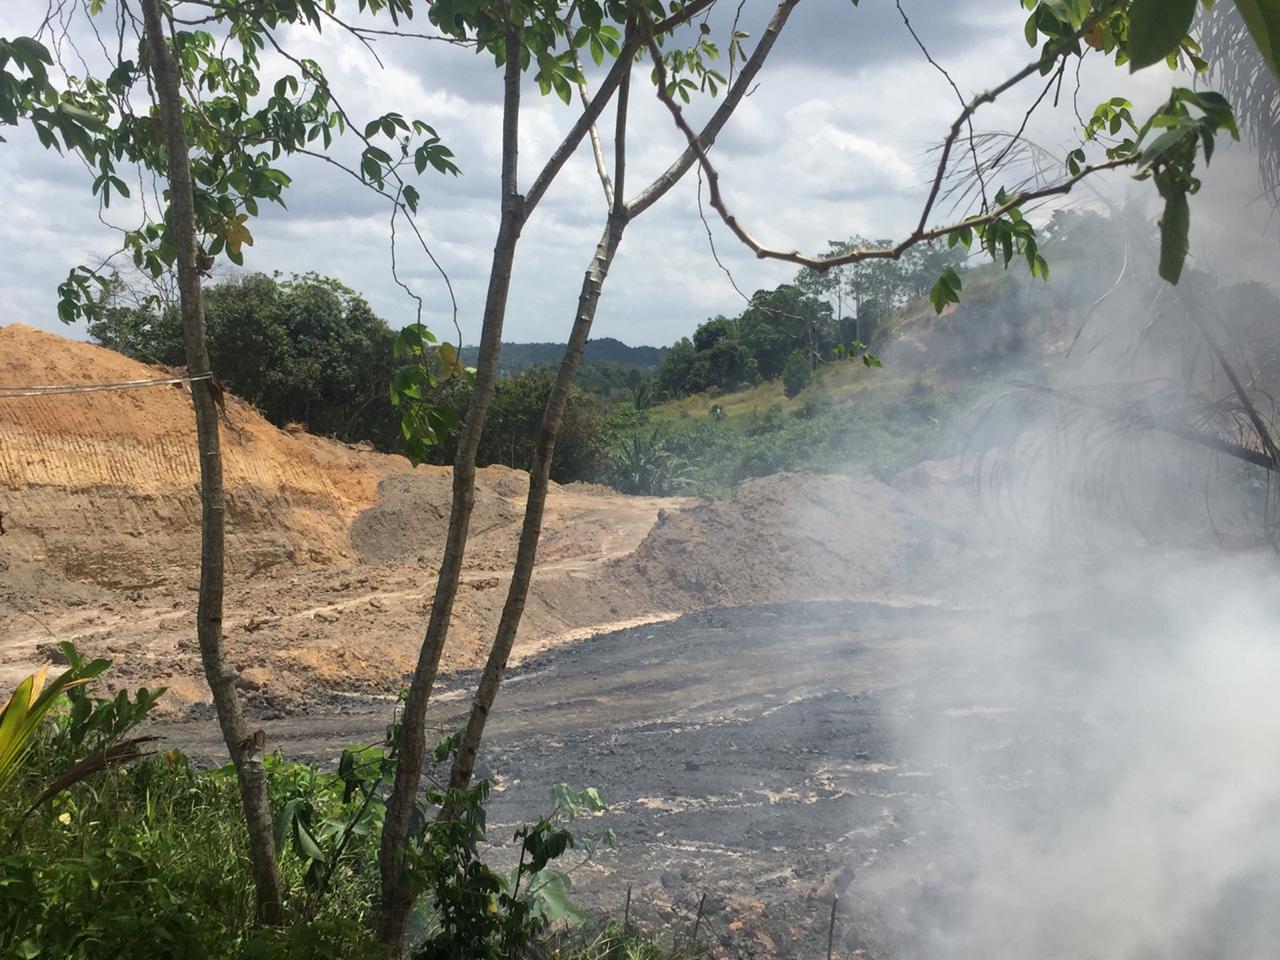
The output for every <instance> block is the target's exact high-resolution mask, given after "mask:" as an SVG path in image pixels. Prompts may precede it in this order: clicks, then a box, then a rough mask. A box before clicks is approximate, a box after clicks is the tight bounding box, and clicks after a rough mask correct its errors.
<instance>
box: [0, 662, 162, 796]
mask: <svg viewBox="0 0 1280 960" xmlns="http://www.w3.org/2000/svg"><path fill="white" fill-rule="evenodd" d="M60 647H61V649H62V652H63V655H64V656H65V657H67V660H68V663H69V666H68V667H67V669H66V670H64V671H63V672H62V673H60V674H59V675H58V676H57V677H55V678H54V679H53V681H52V682H50V683H48V684H47V685H46V683H45V678H46V677H47V675H48V669H49V668H48V667H47V666H44V667H41V668H40V669H39V670H38V671H36V672H35V673H33V674H31V675H30V676H28V677H26V678H24V679H23V680H22V681H21V682H20V683H19V684H18V686H17V688H16V689H15V690H14V691H13V693H11V694H10V695H9V699H8V700H6V701H5V704H4V706H3V707H0V793H3V792H4V791H5V789H6V787H7V786H8V785H9V783H10V781H12V780H13V779H14V777H16V776H19V775H20V774H21V773H22V770H23V762H24V760H25V759H26V758H27V756H28V754H30V752H31V750H32V749H33V748H34V747H35V746H36V743H37V738H38V737H39V735H40V731H41V729H42V727H43V726H44V725H45V722H46V720H48V718H49V717H50V715H51V714H52V713H53V711H55V710H56V709H57V708H58V707H59V706H60V705H61V703H62V698H63V697H64V696H66V697H71V698H72V700H71V702H72V705H73V709H72V711H71V715H70V717H69V719H68V721H67V722H66V724H65V725H64V731H63V732H64V739H66V740H68V741H69V742H70V746H71V747H72V748H74V750H75V752H76V753H77V754H80V753H83V752H84V749H85V748H88V749H101V748H102V747H104V746H107V745H108V744H110V743H111V742H112V741H114V740H115V739H116V738H118V737H119V735H120V734H121V733H123V732H124V731H125V730H127V729H129V728H130V727H132V726H134V725H136V724H137V723H138V721H140V720H141V719H142V717H143V715H145V714H146V712H147V710H149V709H150V708H151V705H152V704H154V703H155V700H156V698H157V697H159V695H160V693H162V692H163V691H156V692H154V694H153V693H152V692H151V691H146V692H145V693H144V692H141V691H140V692H139V697H138V702H137V703H136V704H135V703H131V702H130V701H129V697H128V694H127V693H123V692H122V693H121V697H120V704H119V705H116V704H112V705H110V707H109V708H107V709H104V710H101V711H99V710H98V709H96V706H95V704H94V702H93V701H91V700H90V698H89V697H88V696H86V695H85V693H84V691H83V690H82V689H80V688H82V687H84V686H85V685H86V684H87V683H89V682H90V681H91V680H93V678H94V677H96V676H98V675H99V674H101V673H102V671H104V670H106V669H107V667H109V666H110V665H111V662H110V661H109V660H93V661H91V662H85V660H84V659H83V658H82V657H81V656H80V655H79V654H78V653H77V652H76V649H75V647H73V646H72V645H71V644H69V643H65V642H64V643H62V644H60ZM73 759H74V758H73Z"/></svg>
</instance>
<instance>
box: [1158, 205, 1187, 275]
mask: <svg viewBox="0 0 1280 960" xmlns="http://www.w3.org/2000/svg"><path fill="white" fill-rule="evenodd" d="M1190 233H1191V205H1190V204H1189V203H1188V202H1187V194H1186V192H1185V191H1183V190H1177V191H1173V192H1170V194H1169V195H1168V196H1167V197H1166V198H1165V203H1164V216H1163V217H1161V218H1160V276H1161V277H1163V278H1164V279H1165V280H1167V281H1169V283H1172V284H1176V283H1177V282H1178V280H1179V279H1180V278H1181V277H1182V265H1183V264H1184V263H1185V262H1186V259H1187V253H1188V252H1189V251H1190V249H1191V246H1190V240H1189V236H1190Z"/></svg>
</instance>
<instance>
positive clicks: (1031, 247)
mask: <svg viewBox="0 0 1280 960" xmlns="http://www.w3.org/2000/svg"><path fill="white" fill-rule="evenodd" d="M1197 2H1198V0H1022V5H1023V7H1024V8H1025V9H1027V10H1028V11H1029V16H1028V18H1027V21H1026V26H1025V35H1026V40H1027V43H1028V45H1029V46H1031V47H1033V48H1038V50H1039V55H1038V57H1037V58H1036V59H1035V60H1033V61H1032V62H1030V63H1029V64H1027V65H1025V66H1024V67H1023V68H1022V69H1020V70H1019V71H1017V72H1016V73H1014V74H1013V75H1012V76H1010V77H1009V78H1008V79H1006V80H1005V81H1004V82H1002V83H1000V84H999V85H997V86H995V87H993V88H991V89H989V90H985V91H982V92H980V93H978V94H977V95H975V96H973V97H972V98H971V99H970V100H968V101H967V102H966V103H964V105H963V108H962V110H961V111H960V113H959V115H958V116H957V117H956V118H955V120H954V122H953V123H952V125H951V127H950V130H949V131H948V133H947V135H946V137H945V139H944V140H943V141H942V145H941V147H940V149H939V151H938V156H939V159H938V163H937V167H936V169H935V171H934V174H933V176H932V178H931V180H930V184H929V187H928V191H927V195H926V198H925V201H924V203H923V206H922V208H921V211H920V216H919V220H918V222H917V225H916V227H915V229H914V230H912V231H911V233H909V234H908V235H907V236H906V237H904V238H903V239H902V240H901V241H899V242H897V243H893V242H892V241H890V242H887V243H886V244H883V245H877V246H863V247H857V248H853V249H841V250H838V251H833V252H830V253H827V254H818V255H807V254H804V253H801V252H799V251H796V250H787V249H783V248H779V247H774V246H770V245H767V244H765V243H763V242H761V241H760V240H758V239H756V237H755V236H753V235H752V233H750V232H749V231H748V230H747V228H746V227H745V226H744V225H743V224H742V223H741V222H740V221H739V220H738V218H737V217H736V216H735V215H734V213H733V212H732V211H731V210H730V209H729V207H728V206H727V204H726V203H725V201H724V198H723V195H722V193H721V190H720V173H719V171H717V170H716V168H715V167H714V166H713V165H712V163H711V161H710V159H709V158H708V156H707V154H706V151H705V150H702V149H700V147H699V146H698V144H697V143H696V140H695V138H694V136H693V131H692V129H691V128H690V127H689V125H688V124H687V123H686V122H685V120H684V118H683V115H682V112H681V108H680V106H679V104H678V103H677V102H676V97H677V96H678V95H679V94H680V88H679V86H678V84H676V83H674V82H673V81H671V80H670V79H668V77H669V72H668V66H667V63H666V62H665V61H666V58H664V57H661V56H660V55H659V54H658V52H657V51H656V49H655V50H653V51H652V59H653V66H654V75H655V77H656V78H657V79H658V81H659V83H658V91H657V92H658V98H659V99H660V100H661V101H662V103H663V104H664V105H665V106H666V108H667V110H668V111H669V112H670V113H671V116H672V118H673V120H674V121H675V124H676V126H677V128H678V129H679V130H680V131H681V132H682V133H683V134H684V135H685V137H686V138H687V139H688V141H689V143H690V146H691V148H692V149H694V150H695V152H696V153H697V159H698V163H699V165H700V166H701V168H702V172H703V174H704V176H705V178H706V182H707V187H708V191H709V194H710V202H711V206H712V208H713V209H714V210H715V211H716V212H717V213H718V214H719V215H720V218H721V220H722V221H723V222H724V224H725V225H726V226H727V227H728V228H729V230H730V231H731V232H732V233H733V234H734V236H736V237H737V238H738V239H739V240H740V241H741V242H742V243H743V244H745V245H746V246H747V247H748V248H749V249H751V251H752V252H753V253H755V254H756V256H757V257H759V258H762V259H774V260H782V261H785V262H789V263H795V264H798V265H800V266H802V267H806V268H808V269H810V270H813V271H817V272H825V271H827V270H831V269H833V268H837V267H841V266H845V265H849V264H856V263H861V262H865V261H871V260H898V259H899V258H901V257H902V256H903V255H904V254H905V253H906V252H907V251H908V250H910V249H911V248H913V247H915V246H916V245H918V244H921V243H927V242H929V241H932V240H935V239H940V238H946V239H947V241H948V243H949V244H950V245H951V246H956V245H962V246H963V247H964V248H965V249H971V248H972V246H973V244H974V243H975V242H976V243H977V244H978V246H979V247H980V248H981V249H982V250H984V251H985V252H986V253H987V254H988V255H989V256H990V257H991V258H992V259H993V260H995V261H996V262H1001V261H1002V262H1003V263H1004V265H1005V266H1006V267H1007V266H1008V265H1009V264H1010V263H1011V262H1012V261H1013V259H1014V258H1015V256H1021V257H1023V258H1025V259H1026V261H1027V264H1028V267H1029V270H1030V272H1031V275H1032V276H1039V277H1041V278H1043V279H1046V280H1047V279H1048V276H1049V264H1048V262H1047V261H1046V260H1045V258H1044V257H1043V256H1041V254H1040V252H1039V247H1038V244H1037V241H1036V229H1035V227H1034V225H1033V224H1032V223H1031V222H1030V221H1029V220H1028V219H1027V214H1028V213H1029V212H1030V210H1031V209H1032V208H1033V206H1034V205H1036V204H1038V203H1040V202H1043V201H1046V200H1049V199H1052V198H1055V197H1061V196H1064V195H1066V194H1068V193H1070V192H1071V191H1072V189H1073V188H1074V187H1075V186H1076V185H1077V184H1079V183H1080V182H1081V181H1083V180H1085V179H1087V178H1089V177H1092V176H1096V175H1097V174H1100V173H1103V172H1106V171H1111V170H1119V169H1126V168H1127V169H1130V170H1132V171H1133V174H1134V176H1135V177H1136V178H1137V179H1139V180H1152V181H1153V182H1154V184H1155V186H1156V188H1157V190H1158V192H1159V194H1160V196H1161V198H1162V199H1163V200H1164V203H1165V211H1164V214H1163V216H1162V217H1161V219H1160V230H1161V237H1162V244H1163V251H1164V252H1163V255H1162V258H1161V268H1160V273H1161V276H1163V277H1164V278H1165V279H1166V280H1168V281H1169V282H1170V283H1176V282H1177V280H1178V278H1179V277H1180V275H1181V272H1182V265H1183V263H1184V262H1185V259H1186V256H1187V253H1188V250H1189V230H1190V206H1189V204H1188V202H1187V198H1188V196H1189V195H1190V194H1193V193H1195V191H1196V190H1197V189H1198V188H1199V185H1200V181H1199V180H1198V178H1197V176H1196V172H1195V171H1196V169H1197V164H1198V163H1200V162H1201V161H1203V163H1204V164H1205V165H1206V166H1207V165H1208V164H1209V162H1210V161H1211V159H1212V156H1213V151H1214V146H1215V143H1216V138H1217V136H1218V135H1219V134H1220V133H1222V132H1226V133H1227V134H1229V135H1230V136H1231V137H1232V138H1233V139H1239V130H1238V129H1237V126H1236V122H1235V118H1234V115H1233V112H1232V110H1231V106H1230V104H1229V103H1228V102H1227V100H1226V99H1225V98H1224V97H1222V96H1221V95H1219V94H1216V93H1214V92H1212V91H1196V90H1191V89H1189V88H1186V87H1181V86H1179V87H1175V88H1174V89H1173V91H1172V93H1171V95H1170V98H1169V100H1168V101H1167V102H1166V103H1165V104H1163V105H1162V106H1161V107H1160V108H1159V109H1157V110H1156V111H1154V112H1153V114H1152V115H1151V116H1150V117H1149V118H1148V119H1147V120H1146V121H1145V122H1144V123H1143V124H1142V125H1141V126H1140V127H1139V126H1137V125H1136V123H1135V121H1134V118H1133V114H1132V109H1133V105H1132V104H1131V103H1129V101H1127V100H1125V99H1124V98H1120V97H1113V98H1110V99H1108V100H1106V101H1104V102H1103V103H1102V104H1100V105H1099V106H1098V107H1097V108H1096V110H1095V111H1094V112H1093V115H1092V117H1091V118H1090V119H1089V120H1088V121H1087V122H1086V123H1085V126H1084V129H1083V130H1082V131H1081V143H1080V145H1079V146H1077V147H1075V148H1073V149H1072V150H1071V151H1069V152H1068V154H1067V156H1066V158H1065V162H1064V167H1065V175H1063V176H1062V177H1061V178H1060V179H1052V178H1038V182H1035V183H1032V184H1029V185H1020V186H1018V187H1009V188H1001V189H999V190H997V191H996V192H995V193H994V196H990V195H989V194H988V192H987V191H986V189H985V186H986V178H987V177H990V176H993V175H997V174H999V173H1000V172H1001V169H1002V161H1003V160H1004V159H1005V158H1006V157H1007V156H1008V155H1009V153H1010V148H1011V146H1012V144H1010V147H1006V148H1005V149H1003V150H1001V151H999V153H998V154H996V156H995V158H994V159H993V160H990V161H988V162H986V163H985V164H984V163H982V162H980V161H979V160H978V156H977V150H976V147H972V145H971V147H972V150H971V152H972V153H973V157H974V164H973V168H972V169H970V170H966V171H963V172H960V173H958V172H957V171H956V169H955V167H954V164H953V163H952V157H953V153H954V152H955V148H956V146H957V143H958V141H959V140H960V138H961V136H962V133H963V131H964V130H966V129H969V130H970V134H969V136H970V138H971V139H972V138H973V137H974V134H973V133H972V119H973V117H974V115H975V114H977V113H978V112H979V111H980V110H981V109H982V108H983V107H985V106H987V105H989V104H991V103H994V102H995V101H996V100H997V99H998V98H999V97H1001V96H1002V95H1004V94H1005V93H1007V92H1009V91H1010V90H1012V89H1014V88H1015V87H1017V86H1019V85H1020V84H1022V83H1023V82H1024V81H1026V80H1028V79H1029V78H1031V77H1034V76H1037V75H1039V76H1042V77H1044V76H1047V77H1050V78H1051V83H1052V78H1054V77H1055V76H1056V77H1058V78H1060V77H1061V75H1062V72H1063V70H1064V69H1065V67H1066V65H1067V64H1068V62H1070V61H1072V60H1075V61H1079V60H1081V59H1083V58H1084V57H1086V56H1088V55H1089V54H1091V53H1101V54H1103V55H1105V56H1108V57H1110V58H1111V59H1112V60H1113V61H1114V62H1115V63H1116V65H1118V66H1123V65H1128V66H1129V68H1130V70H1131V71H1133V70H1139V69H1142V68H1143V67H1145V66H1150V65H1152V64H1155V63H1160V62H1162V61H1163V62H1165V63H1167V64H1168V65H1169V67H1170V68H1172V69H1181V68H1182V67H1183V66H1186V67H1188V68H1189V69H1191V70H1192V71H1193V72H1194V73H1203V72H1204V71H1206V70H1207V68H1208V64H1207V63H1206V61H1205V60H1204V59H1203V58H1202V57H1201V56H1200V45H1199V43H1198V42H1197V41H1196V39H1195V38H1194V37H1193V36H1191V34H1190V31H1191V29H1192V25H1193V21H1194V18H1195V12H1196V7H1197ZM1199 2H1200V3H1201V5H1203V6H1205V7H1209V6H1212V0H1199ZM1223 2H1226V0H1223ZM1239 7H1240V10H1241V13H1242V14H1244V16H1245V18H1246V20H1247V21H1248V23H1249V29H1250V32H1251V35H1252V36H1253V38H1254V41H1255V42H1256V43H1257V45H1258V47H1259V49H1260V50H1261V51H1262V52H1263V53H1264V55H1266V56H1267V58H1268V62H1269V63H1271V64H1272V66H1273V69H1274V59H1273V55H1272V51H1273V50H1274V44H1275V43H1276V42H1280V0H1242V2H1240V3H1239ZM925 52H926V54H927V50H926V51H925ZM935 66H936V64H935ZM943 72H944V73H945V71H943ZM948 79H950V77H949V76H948ZM1047 89H1048V88H1046V93H1047ZM957 92H958V91H957ZM1043 100H1044V95H1042V96H1041V98H1040V99H1038V100H1037V101H1036V104H1035V106H1038V105H1039V104H1040V103H1041V102H1043ZM1035 106H1033V107H1032V110H1034V109H1035ZM1029 116H1030V112H1028V117H1029ZM1023 129H1025V122H1024V125H1023ZM1126 131H1129V132H1130V133H1131V134H1132V135H1131V136H1125V137H1123V139H1119V140H1117V139H1115V138H1116V137H1117V136H1118V135H1122V134H1124V133H1125V132H1126ZM1020 137H1021V131H1019V133H1018V134H1015V135H1014V137H1013V140H1015V141H1016V140H1018V139H1019V138H1020ZM957 176H966V177H972V178H974V179H976V180H977V181H978V182H979V183H981V184H982V185H983V190H982V191H981V196H982V202H981V206H980V207H979V209H978V210H977V211H976V212H975V213H973V214H971V215H970V216H968V217H965V218H964V219H962V220H960V221H959V222H954V223H949V224H943V225H937V226H935V225H931V220H932V218H933V216H934V213H935V210H936V207H937V204H938V201H939V198H940V196H942V195H943V193H944V186H945V184H946V183H947V182H948V181H949V180H952V179H954V178H955V177H957ZM959 293H960V285H959V278H958V276H954V275H947V274H944V275H943V276H941V277H940V278H939V280H938V282H937V284H936V285H935V286H934V288H933V291H932V297H931V299H932V301H933V304H934V307H935V309H937V310H939V311H941V310H942V309H943V308H944V307H945V306H946V305H947V304H949V303H955V302H958V299H959Z"/></svg>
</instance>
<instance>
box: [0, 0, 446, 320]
mask: <svg viewBox="0 0 1280 960" xmlns="http://www.w3.org/2000/svg"><path fill="white" fill-rule="evenodd" d="M211 6H212V12H211V13H210V16H209V17H208V18H206V19H202V20H201V21H200V23H201V24H208V25H209V26H210V27H211V29H209V30H205V29H181V28H180V29H177V30H176V31H175V32H174V34H173V38H172V43H173V50H174V55H175V60H176V62H177V65H178V69H179V71H180V73H181V89H182V90H183V92H184V95H185V97H186V98H187V99H186V100H185V101H184V103H183V127H184V130H185V133H186V138H187V140H188V143H189V144H190V147H191V154H192V155H191V173H192V180H193V193H194V202H195V212H196V220H197V230H198V233H199V243H200V247H201V250H202V252H204V253H207V254H208V255H209V256H212V257H217V256H220V255H225V256H226V257H227V258H228V259H229V260H230V261H231V262H232V263H234V264H237V265H240V264H243V263H244V248H245V247H248V246H252V245H253V235H252V233H251V231H250V228H249V225H248V224H249V221H250V219H251V218H253V217H257V216H258V215H259V208H260V205H262V204H267V203H274V204H279V205H281V206H283V204H284V191H285V190H286V189H287V188H288V186H289V185H290V183H291V180H290V177H289V176H288V174H286V173H285V172H284V170H283V169H281V168H280V166H279V165H278V164H279V162H280V160H281V159H282V158H285V157H288V156H290V155H293V154H296V153H298V152H300V151H304V150H308V151H310V150H314V149H315V148H316V146H317V145H320V146H323V147H324V149H326V150H327V149H329V148H330V147H331V146H332V144H333V141H334V139H335V136H340V135H342V134H343V133H344V132H346V131H347V130H348V121H349V119H350V118H349V117H348V115H347V114H346V113H345V112H344V111H343V109H342V108H341V107H340V106H339V105H338V104H337V102H336V101H335V100H334V99H333V97H332V95H331V93H330V89H329V85H328V80H327V78H326V77H325V74H324V71H323V69H322V68H321V66H320V64H319V63H317V62H316V61H314V60H311V59H307V58H295V57H281V58H278V59H275V60H273V61H271V66H272V67H273V68H275V72H269V71H268V69H267V67H266V66H265V65H264V62H263V58H262V52H263V51H264V50H267V49H274V46H273V44H274V43H275V40H274V36H273V34H274V32H275V31H278V30H283V29H284V28H286V27H290V26H292V27H301V28H308V27H309V28H312V29H315V30H319V29H320V28H321V25H322V23H323V22H324V21H325V20H326V19H328V18H329V17H330V16H331V15H332V8H331V5H330V4H328V3H326V2H324V0H291V2H289V3H284V4H275V3H269V4H252V5H247V4H239V3H223V2H218V3H214V4H212V5H211ZM103 7H104V4H103V3H95V4H93V5H91V6H90V8H89V12H90V13H91V14H97V13H101V11H102V9H103ZM362 8H363V9H365V10H367V11H368V12H369V13H377V12H380V11H388V12H389V13H390V14H391V16H392V18H393V19H396V18H398V17H399V16H402V15H403V16H411V15H412V8H411V4H410V3H409V0H386V2H384V0H373V2H368V3H365V4H362ZM9 62H13V63H14V64H15V66H16V67H17V68H18V70H19V71H21V72H19V73H13V72H10V71H9V70H7V69H6V66H7V64H8V63H9ZM51 63H52V58H51V57H50V55H49V53H48V51H47V50H46V49H45V48H44V47H43V46H42V45H41V44H39V43H38V42H37V41H35V40H33V39H31V38H29V37H25V38H24V37H19V38H16V39H14V40H3V39H0V122H10V123H12V122H16V121H18V120H19V119H25V120H26V121H28V122H29V123H30V124H31V126H32V128H33V129H34V131H35V133H36V136H37V138H38V139H39V141H40V142H41V143H42V144H43V145H44V146H45V147H47V148H49V149H52V150H56V151H58V152H62V150H63V149H64V148H65V149H66V150H67V151H70V152H75V153H77V154H79V155H80V157H81V158H82V160H83V161H84V162H85V164H86V165H87V167H88V168H89V171H90V174H91V175H92V178H93V179H92V184H91V191H92V194H93V195H95V196H96V197H98V200H99V202H100V203H101V205H102V206H103V207H106V206H109V205H110V202H111V198H112V194H113V193H114V194H117V195H119V196H124V197H128V196H129V188H128V186H127V184H126V178H127V179H132V172H131V168H133V167H135V166H136V167H138V168H141V169H143V170H148V171H151V172H152V173H158V174H161V175H163V174H164V172H165V157H164V146H163V140H162V138H161V137H160V136H159V135H158V117H157V115H156V113H155V112H154V110H152V109H147V107H149V105H150V104H151V99H152V98H151V96H150V94H149V91H148V89H147V84H148V82H149V78H148V52H147V49H146V45H145V43H143V42H142V41H141V40H139V41H138V45H137V46H136V48H134V49H132V50H130V49H128V48H126V47H123V46H122V48H121V50H120V53H119V56H118V58H112V61H111V62H110V63H109V64H108V65H107V67H106V69H107V70H109V73H108V75H107V76H105V77H95V76H84V77H75V76H70V77H67V78H66V81H65V86H64V87H63V88H61V89H59V88H56V87H55V86H54V85H53V83H52V82H51V81H50V79H49V76H48V72H47V70H46V69H45V66H46V65H48V64H51ZM280 65H283V66H280ZM87 69H88V67H87V66H86V70H87ZM139 108H141V110H142V112H138V110H139ZM362 129H363V131H364V132H363V135H361V134H360V133H359V131H358V130H352V131H351V132H352V133H353V134H354V135H356V136H358V137H359V139H360V141H361V143H362V147H363V149H362V152H361V155H360V160H359V163H358V165H357V168H356V173H357V175H358V176H360V177H361V178H363V179H364V180H365V181H366V182H367V183H368V184H369V185H370V186H371V187H373V188H374V189H375V190H377V191H379V192H384V191H385V189H386V187H387V184H388V181H392V182H394V183H396V184H397V185H398V186H399V185H401V184H403V180H402V179H401V178H400V175H399V174H398V173H397V168H398V167H399V166H400V165H401V164H402V163H404V162H406V160H407V158H408V157H409V155H410V154H411V153H412V154H413V156H414V158H415V163H416V164H417V167H418V170H419V172H422V170H425V168H426V166H428V165H430V166H431V167H433V168H434V169H435V170H437V171H440V172H447V173H456V172H457V168H456V167H455V166H454V165H453V163H452V161H451V160H450V159H449V158H450V156H451V154H450V153H449V151H448V149H447V148H446V147H444V146H443V145H442V144H441V143H440V142H439V137H438V136H437V135H436V132H435V130H433V129H432V128H431V127H430V126H429V125H427V124H425V123H422V122H421V121H408V120H405V119H404V118H403V117H401V116H400V115H399V114H395V113H388V114H385V115H382V116H380V117H377V118H375V119H373V120H372V121H370V122H369V123H367V124H365V125H364V126H363V128H362ZM415 138H418V139H419V140H420V142H419V143H417V144H416V145H415V143H414V139H415ZM317 141H319V144H317ZM380 142H385V144H386V149H384V147H383V146H382V145H380ZM405 195H406V199H407V202H408V204H409V205H410V206H412V205H413V204H414V203H415V202H416V201H415V197H416V190H415V191H414V192H413V193H412V194H410V193H408V192H407V191H406V194H405ZM123 246H124V251H125V252H126V253H128V254H129V255H130V257H131V258H132V260H133V262H134V264H135V266H137V267H138V268H139V269H140V270H142V271H144V272H145V273H146V274H148V275H149V276H151V277H153V278H154V277H159V276H161V275H162V274H163V273H164V272H165V271H167V270H169V269H171V268H172V267H173V266H174V263H175V260H176V253H177V251H176V248H175V245H174V241H173V237H172V234H171V232H170V228H169V226H168V218H167V216H163V215H162V216H160V217H158V218H156V219H149V218H145V217H144V219H143V221H142V222H141V223H140V224H139V225H138V226H137V227H136V228H134V229H131V230H127V231H126V232H125V235H124V244H123ZM108 282H109V281H108V279H107V277H106V276H104V275H102V274H100V273H99V272H97V271H94V270H89V269H87V268H84V267H77V268H74V269H73V270H72V271H71V272H70V274H69V275H68V277H67V280H66V281H64V283H63V284H62V285H61V286H60V287H59V294H60V301H59V307H58V310H59V316H60V317H61V318H62V319H63V320H64V321H68V322H70V321H72V320H75V319H78V318H84V319H88V320H93V319H97V318H98V317H99V316H100V311H99V307H100V303H101V297H100V296H99V293H100V292H101V290H102V289H104V288H105V287H106V285H107V283H108Z"/></svg>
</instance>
